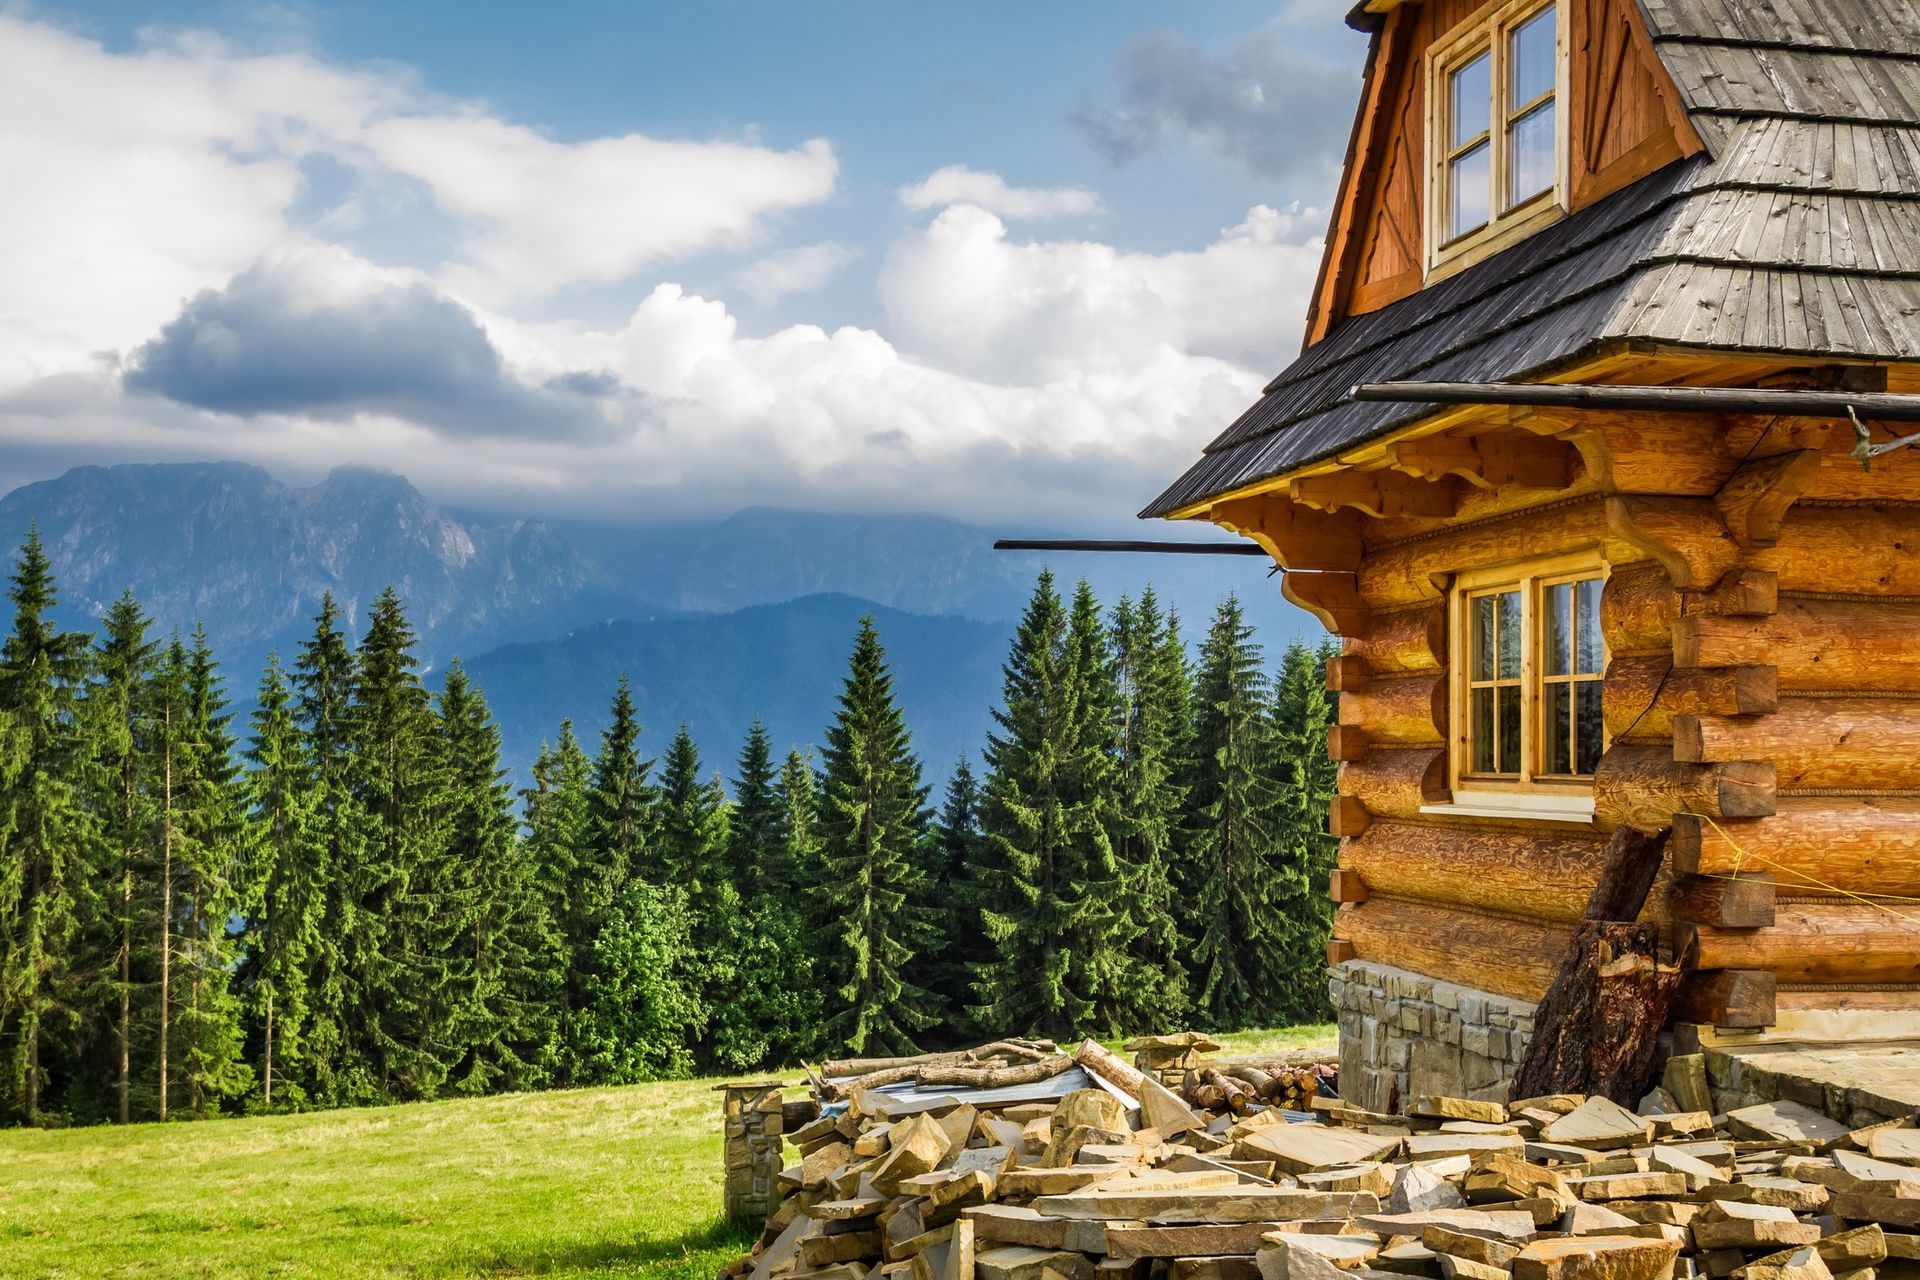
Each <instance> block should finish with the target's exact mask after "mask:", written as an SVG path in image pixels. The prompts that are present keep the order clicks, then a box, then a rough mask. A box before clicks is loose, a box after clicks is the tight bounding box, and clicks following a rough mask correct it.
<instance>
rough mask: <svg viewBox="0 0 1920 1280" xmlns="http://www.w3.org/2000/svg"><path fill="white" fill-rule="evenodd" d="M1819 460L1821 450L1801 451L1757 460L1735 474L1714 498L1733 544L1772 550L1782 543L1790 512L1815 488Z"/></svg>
mask: <svg viewBox="0 0 1920 1280" xmlns="http://www.w3.org/2000/svg"><path fill="white" fill-rule="evenodd" d="M1820 459H1821V454H1820V450H1818V449H1801V450H1798V451H1797V452H1794V453H1780V454H1775V455H1774V456H1773V457H1771V458H1755V459H1754V460H1753V461H1751V462H1749V463H1747V464H1746V465H1744V466H1742V467H1741V468H1740V469H1739V470H1738V471H1736V472H1734V473H1733V476H1732V477H1731V478H1730V479H1729V480H1728V481H1727V482H1726V484H1724V485H1722V486H1721V487H1720V491H1719V492H1718V493H1716V494H1714V495H1713V505H1714V506H1715V507H1717V508H1719V511H1720V518H1721V519H1722V520H1724V521H1726V525H1727V529H1728V531H1729V532H1730V533H1732V535H1733V540H1734V541H1735V542H1737V543H1739V544H1740V545H1741V546H1743V547H1770V546H1773V545H1774V544H1775V543H1776V542H1778V541H1780V525H1781V523H1782V521H1784V520H1785V519H1786V516H1787V508H1788V507H1791V506H1792V505H1793V504H1794V503H1795V502H1796V501H1798V500H1799V499H1800V497H1801V496H1802V495H1804V494H1805V493H1806V492H1807V490H1808V489H1810V488H1812V487H1813V482H1814V479H1815V477H1817V476H1818V475H1819V474H1820Z"/></svg>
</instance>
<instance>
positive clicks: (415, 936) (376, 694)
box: [350, 587, 473, 1099]
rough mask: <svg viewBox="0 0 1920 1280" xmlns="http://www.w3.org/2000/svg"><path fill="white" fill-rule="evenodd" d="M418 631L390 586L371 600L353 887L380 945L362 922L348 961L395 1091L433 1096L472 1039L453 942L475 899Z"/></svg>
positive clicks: (368, 1034) (389, 1091)
mask: <svg viewBox="0 0 1920 1280" xmlns="http://www.w3.org/2000/svg"><path fill="white" fill-rule="evenodd" d="M414 643H415V636H414V631H413V627H412V624H411V623H409V622H408V621H407V616H406V611H405V609H404V608H403V607H402V605H401V603H400V598H399V596H398V595H397V594H395V592H394V591H393V589H392V588H391V587H389V588H387V589H386V590H384V591H382V592H381V593H380V595H379V596H378V597H377V598H376V599H375V600H374V603H373V608H372V610H371V611H370V613H369V616H368V620H367V632H366V635H365V636H364V637H363V638H362V640H361V642H360V648H359V651H358V654H357V655H356V661H355V664H354V684H353V707H352V716H351V721H350V723H351V727H352V735H353V749H354V753H355V755H356V756H357V757H358V760H359V770H358V783H359V788H358V791H359V800H360V810H361V812H362V813H363V814H365V818H366V822H367V834H368V839H367V842H366V849H365V855H364V858H363V860H362V864H361V867H360V874H359V875H358V876H357V877H356V880H357V884H356V886H355V893H356V897H357V900H358V904H359V907H360V912H359V919H360V920H361V921H362V922H363V923H369V924H370V922H374V921H378V922H379V924H378V931H377V932H378V937H379V946H378V947H377V948H376V947H370V946H367V945H365V944H366V943H367V942H369V941H370V940H371V939H372V938H373V937H374V936H375V930H374V929H373V928H371V927H368V928H366V929H364V930H363V931H360V932H358V933H357V934H356V936H355V938H354V942H355V944H356V945H355V949H354V952H353V954H352V956H351V957H350V964H351V966H352V968H353V971H354V973H355V976H356V979H357V981H358V983H359V984H360V987H361V991H362V999H363V1001H364V1004H363V1006H362V1008H361V1011H360V1013H361V1016H360V1017H359V1018H358V1020H357V1028H356V1029H357V1032H358V1035H359V1038H360V1043H361V1044H362V1045H363V1046H364V1049H363V1051H364V1052H365V1053H366V1055H367V1056H368V1058H369V1059H370V1060H371V1063H372V1065H373V1068H374V1072H375V1077H374V1078H375V1081H376V1083H377V1088H378V1089H379V1090H380V1092H381V1093H382V1094H384V1095H385V1096H388V1097H394V1098H400V1099H408V1098H425V1097H431V1096H433V1095H434V1094H435V1093H436V1092H438V1091H439V1089H440V1086H441V1085H442V1084H443V1083H444V1082H445V1079H446V1074H447V1072H448V1070H449V1069H450V1068H451V1066H452V1065H453V1061H454V1060H455V1059H457V1058H458V1056H459V1055H460V1053H461V1052H462V1050H463V1049H464V1045H461V1044H460V1043H458V1036H459V1032H460V1028H461V1026H462V1020H463V1019H464V1018H465V1017H466V1016H467V1014H468V1010H467V1009H466V1008H465V1007H464V1005H465V1003H466V1001H467V1000H468V999H469V998H470V995H471V990H472V972H471V970H472V964H471V957H470V956H469V955H468V954H466V953H464V952H462V951H460V950H458V949H457V948H455V946H454V945H453V944H454V941H455V939H456V938H458V937H459V936H460V935H461V933H462V931H463V929H464V927H465V925H466V924H467V922H468V919H469V913H470V912H471V911H472V910H473V903H472V899H471V882H470V881H469V880H468V879H467V877H466V876H465V875H464V873H463V872H462V870H461V869H458V868H453V867H450V866H448V865H447V864H446V863H445V861H444V859H443V858H442V857H441V853H442V850H443V846H444V840H445V833H444V826H443V824H444V820H445V812H444V805H443V803H442V802H443V799H444V795H443V792H444V787H445V773H444V761H443V760H442V758H441V755H440V751H439V742H438V734H437V725H436V723H435V718H434V715H433V708H432V704H431V700H430V698H429V696H428V693H427V690H426V687H425V685H423V684H422V683H421V681H420V676H419V673H418V667H419V663H418V660H417V659H416V658H415V657H414V654H413V646H414Z"/></svg>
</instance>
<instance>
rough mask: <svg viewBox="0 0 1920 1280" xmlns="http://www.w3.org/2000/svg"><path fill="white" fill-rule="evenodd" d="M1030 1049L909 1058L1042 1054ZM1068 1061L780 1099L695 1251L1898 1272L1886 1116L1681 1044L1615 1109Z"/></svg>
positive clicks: (1897, 1160)
mask: <svg viewBox="0 0 1920 1280" xmlns="http://www.w3.org/2000/svg"><path fill="white" fill-rule="evenodd" d="M1032 1052H1035V1053H1038V1054H1041V1055H1042V1056H1041V1057H1040V1058H1029V1059H1025V1060H1022V1061H1013V1060H1011V1059H1017V1058H1020V1056H1021V1055H1018V1054H1004V1055H1003V1054H994V1055H988V1056H990V1057H995V1056H997V1057H1004V1058H1006V1059H1009V1060H1007V1061H1004V1062H1003V1063H1002V1064H1001V1065H1000V1066H998V1067H982V1066H981V1065H980V1063H979V1061H978V1059H976V1060H975V1061H974V1062H972V1063H968V1062H966V1061H960V1062H957V1063H947V1064H936V1066H937V1067H938V1069H951V1070H960V1069H966V1070H1004V1069H1010V1068H1018V1067H1020V1066H1023V1065H1027V1063H1029V1062H1033V1061H1046V1060H1049V1059H1057V1057H1058V1056H1060V1055H1058V1054H1056V1053H1050V1052H1049V1051H1048V1048H1047V1047H1043V1046H1038V1045H1036V1046H1032ZM1070 1060H1071V1061H1073V1062H1074V1063H1076V1064H1077V1065H1079V1066H1081V1067H1083V1068H1085V1069H1086V1070H1087V1071H1088V1074H1089V1076H1090V1077H1096V1079H1095V1081H1094V1087H1088V1088H1081V1089H1077V1090H1075V1091H1074V1092H1071V1093H1069V1094H1067V1095H1066V1096H1064V1097H1060V1098H1057V1099H1050V1100H1047V1101H1044V1102H1031V1101H1029V1102H982V1103H980V1104H979V1105H976V1104H975V1103H973V1102H969V1101H966V1100H964V1095H956V1096H954V1097H949V1098H947V1099H945V1100H944V1102H943V1103H939V1104H932V1103H931V1102H930V1100H929V1099H927V1098H925V1097H922V1098H920V1099H919V1103H922V1104H928V1105H920V1106H918V1109H915V1108H914V1107H903V1108H896V1109H893V1110H889V1108H888V1105H887V1102H886V1100H885V1098H884V1096H883V1095H880V1094H876V1093H873V1092H870V1091H868V1090H866V1089H863V1088H854V1089H844V1088H843V1089H842V1090H840V1091H839V1092H840V1094H841V1097H840V1098H838V1099H833V1100H828V1101H827V1104H826V1106H825V1107H824V1109H822V1110H819V1111H818V1113H817V1114H815V1115H812V1116H810V1117H809V1116H806V1115H803V1114H800V1113H803V1112H805V1111H806V1110H807V1109H809V1108H814V1107H816V1106H818V1105H819V1104H818V1103H816V1102H814V1101H808V1102H806V1103H789V1104H788V1110H789V1119H791V1120H803V1119H804V1120H805V1123H803V1124H800V1125H799V1126H798V1127H797V1129H790V1130H789V1132H788V1135H787V1136H788V1140H789V1141H791V1142H792V1143H793V1144H794V1145H795V1146H796V1147H797V1149H798V1153H799V1155H798V1161H797V1163H795V1164H794V1165H792V1167H790V1168H788V1169H787V1170H786V1171H785V1172H784V1173H783V1174H782V1175H781V1183H782V1187H783V1190H784V1192H785V1198H784V1199H783V1200H782V1201H781V1203H780V1205H779V1208H778V1210H777V1211H776V1212H775V1213H774V1214H773V1215H772V1217H771V1218H770V1219H769V1220H768V1222H767V1224H766V1231H765V1233H764V1235H763V1236H762V1238H761V1240H760V1242H759V1243H758V1244H756V1246H755V1247H754V1249H753V1250H752V1252H750V1253H749V1254H747V1255H745V1256H743V1257H741V1258H739V1259H738V1260H736V1261H735V1262H734V1263H733V1264H731V1265H730V1266H729V1267H728V1268H726V1270H725V1271H723V1272H722V1277H723V1278H727V1277H731V1278H733V1280H740V1278H741V1277H750V1278H751V1280H874V1278H875V1277H879V1278H884V1280H908V1276H909V1273H911V1277H912V1280H1100V1278H1107V1277H1110V1278H1111V1280H1122V1278H1123V1277H1124V1278H1125V1280H1374V1278H1376V1277H1388V1276H1397V1277H1405V1276H1425V1277H1430V1278H1431V1280H1676V1278H1677V1280H1699V1278H1700V1277H1706V1278H1708V1280H1833V1278H1834V1277H1838V1278H1839V1280H1888V1278H1889V1277H1891V1278H1894V1280H1904V1278H1905V1277H1909V1276H1912V1277H1920V1129H1916V1128H1915V1126H1914V1123H1913V1121H1912V1120H1900V1121H1895V1122H1891V1123H1888V1124H1884V1125H1878V1126H1874V1127H1872V1128H1867V1129H1854V1130H1850V1129H1848V1128H1847V1127H1846V1126H1844V1125H1842V1124H1839V1123H1837V1122H1835V1121H1833V1120H1831V1119H1829V1118H1827V1117H1826V1116H1825V1115H1823V1114H1821V1113H1819V1112H1816V1111H1813V1110H1811V1109H1809V1108H1806V1107H1803V1106H1800V1105H1798V1104H1796V1103H1791V1102H1780V1103H1769V1104H1765V1105H1762V1106H1753V1107H1746V1108H1742V1109H1739V1110H1735V1111H1732V1112H1730V1113H1727V1114H1724V1115H1717V1114H1712V1113H1711V1102H1710V1099H1709V1097H1708V1094H1707V1090H1706V1081H1705V1074H1704V1070H1703V1069H1702V1065H1701V1060H1700V1059H1699V1058H1698V1057H1692V1058H1675V1059H1673V1060H1672V1062H1671V1063H1669V1065H1668V1068H1667V1072H1666V1075H1665V1076H1664V1077H1663V1078H1662V1084H1661V1086H1660V1087H1658V1088H1656V1089H1654V1090H1653V1091H1652V1092H1651V1093H1649V1094H1648V1095H1647V1096H1646V1097H1645V1099H1643V1100H1642V1102H1641V1103H1640V1105H1639V1107H1638V1110H1637V1111H1630V1110H1628V1109H1627V1108H1625V1107H1622V1106H1620V1105H1618V1104H1617V1103H1614V1102H1612V1101H1609V1100H1608V1099H1607V1098H1605V1097H1602V1096H1599V1095H1594V1096H1591V1097H1589V1096H1584V1095H1579V1094H1560V1095H1553V1096H1548V1097H1540V1098H1532V1099H1528V1100H1525V1101H1520V1102H1515V1103H1512V1104H1510V1105H1509V1104H1503V1103H1498V1102H1482V1101H1468V1100H1465V1099H1459V1098H1446V1097H1423V1098H1416V1099H1414V1100H1413V1102H1412V1105H1411V1106H1409V1107H1408V1108H1407V1114H1406V1115H1403V1116H1387V1115H1378V1114H1372V1113H1368V1112H1364V1111H1361V1110H1358V1109H1356V1108H1353V1107H1350V1106H1348V1105H1347V1104H1345V1103H1344V1102H1341V1101H1340V1100H1338V1099H1337V1098H1333V1097H1327V1096H1316V1097H1313V1098H1312V1099H1311V1100H1310V1103H1309V1107H1310V1109H1311V1111H1312V1112H1313V1117H1312V1118H1311V1119H1302V1118H1299V1117H1290V1115H1289V1113H1288V1112H1287V1111H1286V1110H1285V1109H1283V1108H1281V1107H1276V1106H1265V1107H1261V1108H1260V1109H1258V1110H1255V1109H1252V1108H1254V1107H1255V1106H1257V1105H1258V1104H1254V1103H1249V1104H1248V1106H1249V1111H1248V1113H1247V1114H1244V1115H1240V1114H1236V1113H1234V1112H1233V1110H1232V1109H1231V1108H1230V1107H1228V1108H1227V1109H1224V1110H1222V1111H1220V1113H1219V1114H1217V1115H1208V1114H1205V1113H1203V1112H1202V1111H1200V1110H1198V1109H1196V1108H1195V1107H1194V1106H1193V1105H1192V1104H1191V1103H1190V1102H1189V1100H1188V1099H1187V1098H1185V1097H1182V1096H1181V1095H1180V1094H1179V1093H1178V1092H1176V1091H1174V1090H1172V1089H1169V1088H1168V1087H1167V1086H1166V1085H1165V1084H1164V1083H1163V1082H1162V1081H1161V1080H1160V1079H1159V1078H1157V1077H1156V1076H1154V1075H1148V1074H1143V1073H1142V1072H1140V1071H1137V1070H1135V1069H1133V1068H1132V1067H1130V1066H1128V1065H1127V1064H1125V1063H1124V1062H1121V1061H1120V1060H1119V1059H1118V1058H1116V1057H1114V1055H1112V1054H1110V1053H1107V1052H1106V1051H1105V1050H1104V1049H1101V1048H1100V1047H1099V1046H1097V1045H1092V1044H1091V1043H1089V1044H1086V1045H1082V1046H1081V1047H1080V1049H1079V1050H1077V1051H1076V1052H1075V1053H1074V1054H1073V1055H1072V1058H1071V1059H1070ZM907 1065H911V1064H907V1063H897V1064H893V1066H895V1067H899V1066H907ZM882 1069H884V1068H882ZM1215 1070H1218V1069H1217V1068H1216V1069H1215ZM1195 1074H1196V1075H1198V1076H1199V1077H1200V1088H1201V1089H1205V1088H1207V1087H1208V1086H1209V1082H1208V1081H1207V1080H1206V1079H1205V1072H1204V1071H1198V1070H1197V1071H1196V1072H1195ZM1221 1074H1222V1075H1223V1076H1225V1078H1227V1079H1232V1080H1239V1081H1240V1082H1241V1083H1242V1084H1243V1085H1250V1084H1254V1082H1253V1081H1250V1080H1247V1079H1245V1077H1244V1073H1236V1074H1231V1075H1229V1074H1227V1073H1225V1072H1221ZM1268 1074H1270V1075H1271V1074H1273V1073H1268ZM910 1078H924V1077H922V1076H913V1077H910ZM1313 1078H1315V1079H1318V1077H1313ZM1282 1087H1283V1088H1284V1086H1282ZM1259 1088H1261V1086H1256V1090H1258V1089H1259ZM1123 1091H1124V1092H1130V1099H1129V1100H1131V1101H1132V1102H1133V1103H1134V1104H1135V1105H1133V1106H1129V1105H1128V1101H1127V1100H1123V1099H1122V1097H1121V1096H1119V1095H1120V1093H1121V1092H1123ZM1202 1096H1210V1095H1205V1094H1203V1095H1202ZM1262 1096H1264V1094H1263V1095H1262ZM916 1105H917V1104H916Z"/></svg>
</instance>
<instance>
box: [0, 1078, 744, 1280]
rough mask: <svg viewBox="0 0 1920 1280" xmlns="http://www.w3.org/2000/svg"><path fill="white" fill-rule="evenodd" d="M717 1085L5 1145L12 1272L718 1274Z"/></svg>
mask: <svg viewBox="0 0 1920 1280" xmlns="http://www.w3.org/2000/svg"><path fill="white" fill-rule="evenodd" d="M710 1083H711V1082H708V1081H685V1082H675V1083H671V1084H658V1085H642V1086H637V1087H634V1088H626V1089H589V1090H572V1091H567V1092H560V1093H544V1094H520V1095H515V1096H508V1097H500V1098H488V1099H482V1100H476V1101H471V1102H435V1103H425V1104H420V1105H416V1106H403V1107H382V1108H376V1109H369V1110H361V1111H334V1112H323V1113H320V1114H315V1115H304V1116H272V1117H259V1118H247V1119H236V1120H217V1121H210V1122H206V1123H199V1124H171V1125H138V1126H134V1127H132V1128H128V1129H109V1128H96V1129H71V1130H66V1131H62V1132H29V1131H17V1130H16V1131H13V1132H5V1133H0V1276H5V1277H8V1278H9V1280H11V1278H12V1277H61V1278H62V1280H64V1278H66V1277H75V1278H78V1277H96V1276H99V1277H105V1276H138V1277H142V1280H148V1278H154V1280H172V1278H174V1277H183V1278H184V1277H188V1276H191V1277H195V1278H196V1280H198V1278H199V1277H227V1276H232V1277H242V1276H244V1277H268V1276H273V1277H283V1276H284V1277H307V1276H313V1277H346V1276H351V1277H399V1276H405V1277H442V1276H553V1277H573V1276H593V1277H626V1276H644V1277H649V1278H650V1280H710V1277H711V1276H712V1275H713V1274H714V1272H715V1271H716V1270H717V1269H718V1268H719V1267H720V1265H721V1264H722V1263H724V1262H725V1261H726V1260H727V1259H728V1258H730V1257H732V1256H734V1255H735V1254H737V1253H739V1252H740V1250H741V1249H742V1248H744V1247H745V1246H746V1245H747V1243H749V1242H750V1240H751V1239H752V1238H753V1236H754V1235H755V1234H757V1233H756V1232H754V1231H751V1230H742V1229H740V1228H737V1227H729V1226H727V1225H726V1224H725V1223H724V1222H723V1221H722V1220H721V1218H720V1171H721V1169H720V1119H719V1099H718V1095H716V1094H714V1093H712V1092H710V1091H709V1089H708V1085H709V1084H710Z"/></svg>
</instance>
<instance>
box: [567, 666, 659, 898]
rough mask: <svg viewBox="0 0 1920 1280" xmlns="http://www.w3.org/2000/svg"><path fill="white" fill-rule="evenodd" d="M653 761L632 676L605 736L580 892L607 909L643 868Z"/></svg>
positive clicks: (617, 696) (618, 693) (617, 695)
mask: <svg viewBox="0 0 1920 1280" xmlns="http://www.w3.org/2000/svg"><path fill="white" fill-rule="evenodd" d="M652 769H653V762H652V761H651V760H647V759H643V758H642V757H641V755H640V721H639V718H638V716H636V715H635V714H634V709H633V689H632V686H630V685H629V684H628V683H627V678H626V676H624V675H623V676H621V677H620V684H619V686H618V687H617V688H616V689H615V690H614V694H613V713H612V716H611V719H610V721H609V723H608V725H607V729H606V732H605V733H603V734H601V735H600V753H599V754H598V755H597V756H595V757H594V761H593V788H592V790H591V791H590V792H589V793H588V794H589V796H590V813H591V820H592V834H591V841H592V847H593V859H592V861H591V862H590V863H588V864H587V865H585V866H582V867H581V868H580V872H581V877H580V882H579V883H578V884H577V885H576V886H575V891H576V892H579V893H582V894H585V895H586V896H587V899H588V902H589V904H590V909H594V907H593V905H592V904H598V909H601V910H604V908H605V905H606V904H610V903H611V902H612V900H613V896H614V894H615V893H616V892H618V890H619V888H620V886H621V885H623V884H625V883H626V882H627V879H628V877H629V876H632V875H637V874H639V873H640V871H641V869H642V858H643V851H644V850H645V848H646V843H647V837H648V835H649V834H650V832H649V828H650V826H651V825H652V821H653V816H654V814H653V804H654V795H653V787H652V785H651V784H650V782H649V781H648V774H649V773H651V771H652Z"/></svg>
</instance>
